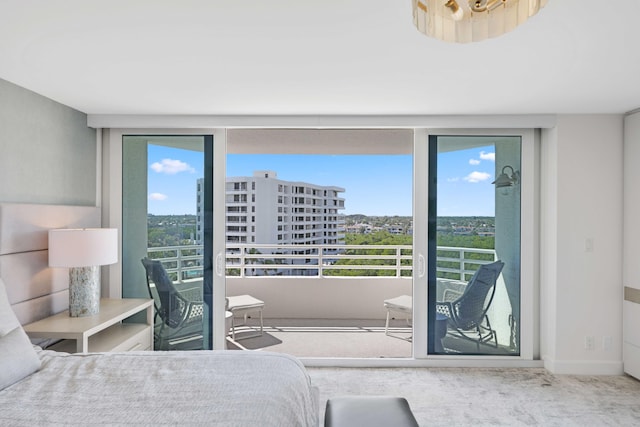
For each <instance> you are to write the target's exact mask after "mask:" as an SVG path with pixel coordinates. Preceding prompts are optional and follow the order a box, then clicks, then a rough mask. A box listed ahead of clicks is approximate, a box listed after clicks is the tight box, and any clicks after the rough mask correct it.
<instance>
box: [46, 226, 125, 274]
mask: <svg viewBox="0 0 640 427" xmlns="http://www.w3.org/2000/svg"><path fill="white" fill-rule="evenodd" d="M116 262H118V230H117V229H115V228H78V229H56V230H49V266H50V267H90V266H97V265H107V264H114V263H116Z"/></svg>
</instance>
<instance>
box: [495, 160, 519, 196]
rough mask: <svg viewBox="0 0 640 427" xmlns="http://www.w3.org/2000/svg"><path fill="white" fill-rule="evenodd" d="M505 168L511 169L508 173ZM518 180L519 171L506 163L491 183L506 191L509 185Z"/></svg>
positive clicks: (511, 185)
mask: <svg viewBox="0 0 640 427" xmlns="http://www.w3.org/2000/svg"><path fill="white" fill-rule="evenodd" d="M507 169H510V170H511V174H510V175H509V174H508V173H507V172H506V170H507ZM519 182H520V172H519V171H517V170H514V169H513V168H512V167H511V166H509V165H507V166H505V167H503V168H502V172H501V173H500V175H499V176H498V178H496V180H495V181H493V182H492V184H494V185H495V186H496V189H503V191H507V190H508V189H509V188H510V187H513V186H514V185H516V184H518V183H519Z"/></svg>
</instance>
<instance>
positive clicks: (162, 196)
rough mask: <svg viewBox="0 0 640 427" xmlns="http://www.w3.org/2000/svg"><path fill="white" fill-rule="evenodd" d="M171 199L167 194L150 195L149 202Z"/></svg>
mask: <svg viewBox="0 0 640 427" xmlns="http://www.w3.org/2000/svg"><path fill="white" fill-rule="evenodd" d="M168 198H169V196H167V195H166V194H162V193H151V194H149V200H159V201H162V200H167V199H168Z"/></svg>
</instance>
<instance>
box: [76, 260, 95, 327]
mask: <svg viewBox="0 0 640 427" xmlns="http://www.w3.org/2000/svg"><path fill="white" fill-rule="evenodd" d="M99 312H100V267H99V266H93V267H72V268H70V269H69V316H71V317H84V316H93V315H94V314H98V313H99Z"/></svg>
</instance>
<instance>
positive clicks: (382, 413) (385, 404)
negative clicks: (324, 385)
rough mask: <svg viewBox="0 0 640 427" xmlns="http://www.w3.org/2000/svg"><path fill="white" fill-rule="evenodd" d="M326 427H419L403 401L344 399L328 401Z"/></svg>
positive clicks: (356, 397) (359, 397) (375, 398)
mask: <svg viewBox="0 0 640 427" xmlns="http://www.w3.org/2000/svg"><path fill="white" fill-rule="evenodd" d="M324 426H325V427H360V426H362V427H365V426H366V427H418V422H417V421H416V419H415V417H414V416H413V412H411V408H409V402H407V399H405V398H403V397H390V396H345V397H336V398H333V399H329V400H327V407H326V410H325V414H324Z"/></svg>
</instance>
